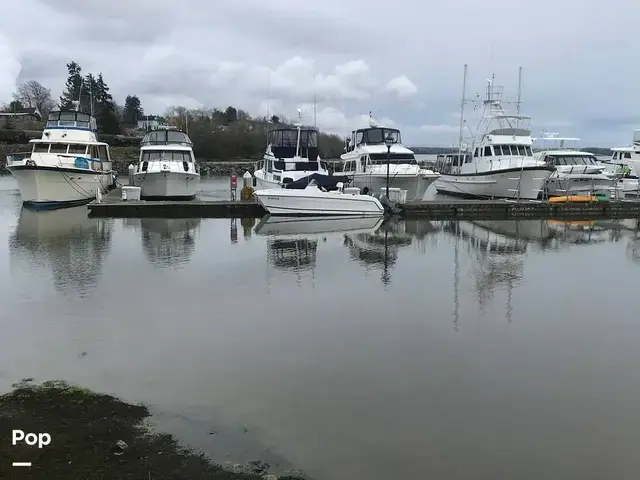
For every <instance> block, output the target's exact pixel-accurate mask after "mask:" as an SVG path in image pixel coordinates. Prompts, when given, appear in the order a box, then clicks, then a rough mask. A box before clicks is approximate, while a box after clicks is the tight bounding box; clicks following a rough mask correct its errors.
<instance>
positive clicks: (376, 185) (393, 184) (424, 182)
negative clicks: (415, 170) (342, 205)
mask: <svg viewBox="0 0 640 480" xmlns="http://www.w3.org/2000/svg"><path fill="white" fill-rule="evenodd" d="M349 177H353V182H352V186H354V187H358V188H359V189H360V190H361V191H362V192H364V193H367V192H371V193H374V194H379V193H380V191H381V189H383V188H385V187H386V186H387V176H386V174H384V175H381V174H379V173H366V172H363V173H354V174H350V175H349ZM437 178H438V175H423V174H418V175H393V174H390V175H389V187H390V188H400V189H401V190H406V191H407V201H419V200H422V199H423V198H424V195H425V193H426V192H427V189H428V188H429V186H431V184H432V183H433V182H434V181H435V180H436V179H437ZM365 189H366V190H365Z"/></svg>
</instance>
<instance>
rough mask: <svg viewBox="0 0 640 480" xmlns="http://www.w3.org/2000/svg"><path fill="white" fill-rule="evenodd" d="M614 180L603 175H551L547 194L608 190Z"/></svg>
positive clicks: (559, 194) (557, 194) (556, 194)
mask: <svg viewBox="0 0 640 480" xmlns="http://www.w3.org/2000/svg"><path fill="white" fill-rule="evenodd" d="M614 183H615V182H614V181H613V180H611V179H609V178H607V177H606V176H605V175H589V174H585V175H575V176H563V175H559V176H557V177H556V176H555V175H554V176H552V177H551V178H550V179H549V181H548V182H547V187H546V190H547V195H548V196H550V197H555V196H564V195H567V194H569V195H571V194H577V195H580V194H586V193H589V192H603V191H606V192H609V191H610V190H611V187H613V186H614Z"/></svg>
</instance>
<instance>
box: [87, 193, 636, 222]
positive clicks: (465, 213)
mask: <svg viewBox="0 0 640 480" xmlns="http://www.w3.org/2000/svg"><path fill="white" fill-rule="evenodd" d="M121 195H122V193H121V189H120V188H116V189H114V190H112V191H111V192H110V193H109V194H107V195H105V196H104V197H103V198H102V202H100V203H97V202H95V201H94V202H91V203H90V204H89V205H88V208H89V210H90V216H92V217H115V218H234V217H235V218H260V217H262V216H264V215H266V213H267V212H266V211H265V210H264V209H263V208H262V207H261V206H260V205H259V204H258V203H257V202H255V201H253V200H251V201H231V200H198V199H195V200H188V201H171V200H160V201H151V200H138V201H131V200H129V201H123V200H122V197H121ZM400 216H402V217H406V218H424V219H429V220H455V219H460V220H468V219H472V220H473V219H475V220H487V219H494V220H510V219H522V218H528V219H546V218H559V219H562V218H566V219H571V218H580V219H589V218H640V202H637V201H629V200H620V201H611V202H592V203H554V204H550V203H547V202H542V201H531V200H523V201H520V202H516V201H510V200H450V201H449V200H446V201H443V200H432V201H423V202H408V203H405V204H404V205H400Z"/></svg>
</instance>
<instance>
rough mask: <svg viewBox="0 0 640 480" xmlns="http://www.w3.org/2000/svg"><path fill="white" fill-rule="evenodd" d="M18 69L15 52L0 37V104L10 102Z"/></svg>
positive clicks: (18, 72) (4, 39) (18, 63)
mask: <svg viewBox="0 0 640 480" xmlns="http://www.w3.org/2000/svg"><path fill="white" fill-rule="evenodd" d="M20 68H21V67H20V61H19V59H18V55H16V53H15V50H14V49H13V48H12V47H11V45H10V44H9V41H8V40H7V39H6V38H4V37H3V36H0V104H2V103H8V102H10V101H11V100H12V98H13V93H14V92H15V91H16V80H17V79H18V75H19V74H20Z"/></svg>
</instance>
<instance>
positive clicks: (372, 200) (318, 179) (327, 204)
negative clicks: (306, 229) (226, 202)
mask: <svg viewBox="0 0 640 480" xmlns="http://www.w3.org/2000/svg"><path fill="white" fill-rule="evenodd" d="M348 181H349V179H348V178H346V177H339V176H330V177H329V176H323V175H312V176H310V177H306V178H302V179H300V180H298V181H297V182H293V183H288V184H286V185H285V186H284V188H280V187H277V188H270V189H265V190H256V191H255V192H254V196H255V198H256V200H257V201H258V203H259V204H260V205H262V207H263V208H264V209H265V210H266V211H267V212H268V213H269V214H271V215H288V216H302V215H310V216H324V215H357V216H366V215H371V216H383V215H384V208H383V206H382V204H381V203H380V200H378V199H377V198H376V197H374V196H372V195H363V194H361V193H360V189H359V188H357V187H352V188H344V185H345V184H346V183H347V182H348Z"/></svg>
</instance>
